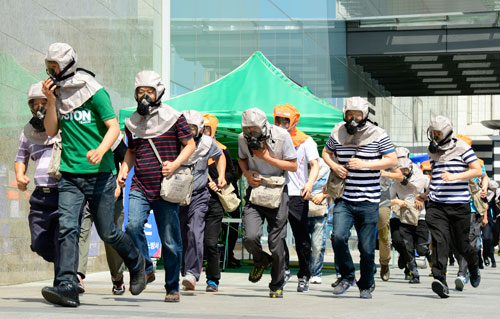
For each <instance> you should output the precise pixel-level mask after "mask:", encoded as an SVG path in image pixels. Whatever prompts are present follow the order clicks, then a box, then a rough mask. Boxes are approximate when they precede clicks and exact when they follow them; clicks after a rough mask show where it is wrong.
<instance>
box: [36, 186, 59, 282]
mask: <svg viewBox="0 0 500 319" xmlns="http://www.w3.org/2000/svg"><path fill="white" fill-rule="evenodd" d="M58 200H59V192H57V190H54V191H53V192H52V193H44V192H42V191H41V190H38V189H35V190H34V191H33V193H32V194H31V197H30V213H29V215H28V221H29V227H30V234H31V245H30V248H31V250H32V251H33V252H35V253H37V254H38V255H39V256H40V257H42V258H43V259H45V260H46V261H48V262H53V263H54V277H55V274H57V271H58V269H59V242H58V238H59V211H58Z"/></svg>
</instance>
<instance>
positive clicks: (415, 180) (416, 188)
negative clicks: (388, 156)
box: [395, 158, 428, 198]
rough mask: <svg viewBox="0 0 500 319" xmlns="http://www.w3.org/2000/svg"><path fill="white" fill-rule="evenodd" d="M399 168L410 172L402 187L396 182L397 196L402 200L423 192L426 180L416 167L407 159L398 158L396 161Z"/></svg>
mask: <svg viewBox="0 0 500 319" xmlns="http://www.w3.org/2000/svg"><path fill="white" fill-rule="evenodd" d="M398 167H399V168H407V169H409V170H410V172H411V176H410V177H409V178H408V179H407V181H408V183H407V184H406V185H403V184H402V183H401V182H396V183H395V186H396V191H397V192H398V194H399V195H401V194H405V195H403V198H404V197H406V195H408V194H414V195H416V194H418V193H421V192H423V190H424V188H425V186H426V185H427V182H428V178H427V177H425V176H424V175H423V174H422V173H421V171H420V170H419V169H418V166H417V165H415V164H414V163H413V162H412V161H411V160H410V159H409V158H399V159H398Z"/></svg>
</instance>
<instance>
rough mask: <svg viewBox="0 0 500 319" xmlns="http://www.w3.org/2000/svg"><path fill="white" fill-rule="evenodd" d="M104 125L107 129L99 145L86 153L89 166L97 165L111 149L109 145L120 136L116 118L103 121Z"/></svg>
mask: <svg viewBox="0 0 500 319" xmlns="http://www.w3.org/2000/svg"><path fill="white" fill-rule="evenodd" d="M104 125H106V127H107V128H108V131H107V132H106V135H104V138H103V139H102V142H101V144H99V146H98V147H97V148H96V149H95V150H90V151H88V152H87V161H88V162H89V163H90V164H94V165H96V164H98V163H99V162H100V161H101V160H102V157H103V156H104V154H106V152H107V151H109V149H110V148H111V145H113V143H114V142H115V141H116V139H117V138H118V135H120V126H119V125H118V121H117V120H116V117H114V118H111V119H108V120H105V121H104Z"/></svg>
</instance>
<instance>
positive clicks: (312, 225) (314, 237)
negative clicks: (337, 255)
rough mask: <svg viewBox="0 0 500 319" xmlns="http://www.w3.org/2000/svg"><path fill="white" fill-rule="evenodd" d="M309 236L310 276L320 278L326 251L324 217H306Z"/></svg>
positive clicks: (325, 220) (325, 219)
mask: <svg viewBox="0 0 500 319" xmlns="http://www.w3.org/2000/svg"><path fill="white" fill-rule="evenodd" d="M308 221H309V234H310V235H311V276H313V277H314V276H317V277H321V270H322V269H323V260H324V256H325V249H326V222H327V218H326V215H325V216H313V217H308Z"/></svg>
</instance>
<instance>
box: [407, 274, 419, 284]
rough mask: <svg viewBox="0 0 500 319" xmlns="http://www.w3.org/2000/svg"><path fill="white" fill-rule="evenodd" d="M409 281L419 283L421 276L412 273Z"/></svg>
mask: <svg viewBox="0 0 500 319" xmlns="http://www.w3.org/2000/svg"><path fill="white" fill-rule="evenodd" d="M409 283H410V284H419V283H420V277H418V276H413V275H411V276H410V280H409Z"/></svg>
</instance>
